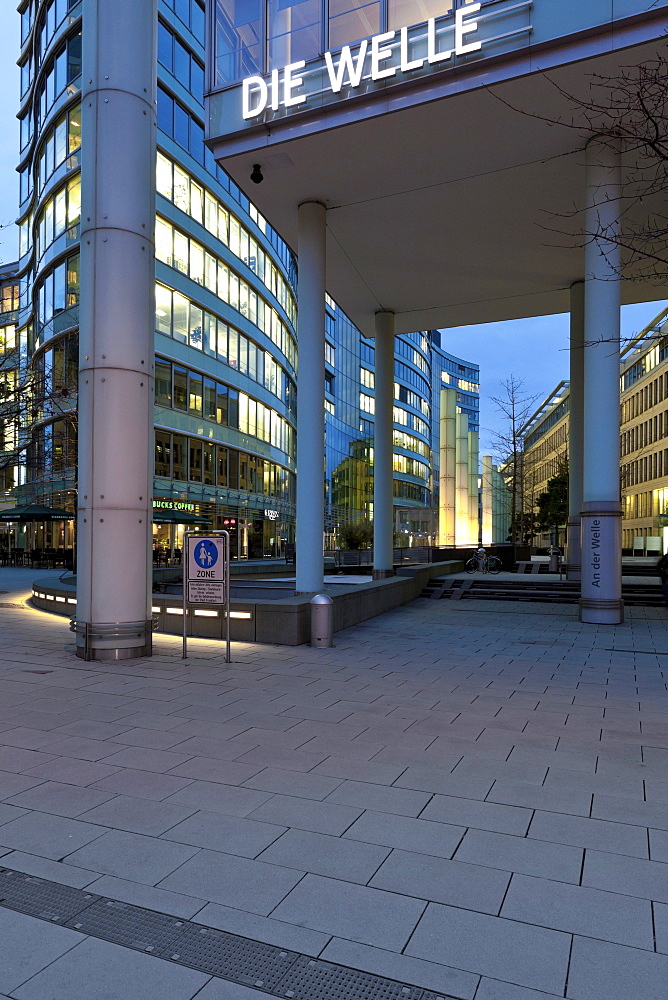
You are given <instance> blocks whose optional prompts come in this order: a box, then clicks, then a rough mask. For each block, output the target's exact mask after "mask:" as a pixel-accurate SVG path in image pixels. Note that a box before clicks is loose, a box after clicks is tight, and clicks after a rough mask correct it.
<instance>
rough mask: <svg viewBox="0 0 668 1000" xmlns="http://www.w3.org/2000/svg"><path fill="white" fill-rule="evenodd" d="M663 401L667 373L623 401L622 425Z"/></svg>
mask: <svg viewBox="0 0 668 1000" xmlns="http://www.w3.org/2000/svg"><path fill="white" fill-rule="evenodd" d="M655 350H658V348H655ZM666 358H668V340H666ZM662 360H665V358H663V359H662ZM639 363H640V362H639ZM657 363H658V362H657ZM627 374H628V372H627ZM664 399H668V371H667V372H665V373H664V374H662V375H659V376H658V377H657V378H655V379H652V381H651V382H648V383H647V385H645V386H643V388H642V389H638V391H637V392H634V393H633V395H632V396H631V397H630V398H629V399H625V400H624V402H623V403H622V423H623V424H625V423H627V422H628V421H629V420H633V418H634V417H637V416H639V415H640V414H641V413H644V412H645V410H650V409H651V408H652V407H653V406H656V405H657V403H661V402H663V400H664Z"/></svg>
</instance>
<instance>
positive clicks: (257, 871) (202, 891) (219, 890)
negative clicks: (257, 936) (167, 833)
mask: <svg viewBox="0 0 668 1000" xmlns="http://www.w3.org/2000/svg"><path fill="white" fill-rule="evenodd" d="M170 846H176V845H170ZM301 878H302V873H301V872H296V871H293V870H291V869H289V868H279V867H277V866H276V865H268V864H265V863H264V862H262V861H250V860H248V859H247V858H238V857H235V856H233V855H231V854H221V853H219V852H218V851H206V850H203V851H199V852H198V853H197V854H196V855H195V857H193V858H191V859H190V861H186V863H185V864H182V865H181V867H180V868H178V869H177V870H176V871H175V872H174V873H173V874H172V875H168V876H167V877H166V878H164V879H163V880H162V881H161V882H160V884H159V886H158V888H160V889H170V890H172V891H173V892H182V893H185V894H192V895H195V896H197V897H198V898H200V899H206V900H208V901H209V902H212V903H222V904H223V905H225V906H231V907H234V908H236V909H240V910H250V911H251V913H259V914H261V915H262V916H267V915H268V914H269V913H271V911H272V910H273V909H274V907H275V906H277V905H278V903H280V901H281V900H282V899H283V898H284V897H285V896H287V894H288V893H289V892H290V890H291V889H292V888H294V886H295V885H297V883H298V882H299V881H300V879H301Z"/></svg>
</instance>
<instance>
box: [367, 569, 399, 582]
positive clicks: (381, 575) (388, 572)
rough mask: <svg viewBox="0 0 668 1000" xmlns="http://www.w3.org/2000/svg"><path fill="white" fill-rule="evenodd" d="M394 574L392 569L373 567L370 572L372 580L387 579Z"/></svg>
mask: <svg viewBox="0 0 668 1000" xmlns="http://www.w3.org/2000/svg"><path fill="white" fill-rule="evenodd" d="M394 575H395V573H394V570H393V569H374V571H373V574H372V576H373V579H374V580H389V578H390V577H391V576H394Z"/></svg>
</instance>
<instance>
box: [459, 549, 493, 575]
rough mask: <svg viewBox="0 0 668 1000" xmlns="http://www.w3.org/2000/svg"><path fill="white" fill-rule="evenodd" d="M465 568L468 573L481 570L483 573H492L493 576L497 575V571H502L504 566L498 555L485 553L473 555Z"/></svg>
mask: <svg viewBox="0 0 668 1000" xmlns="http://www.w3.org/2000/svg"><path fill="white" fill-rule="evenodd" d="M465 568H466V572H467V573H475V572H476V571H478V570H479V571H480V572H481V573H491V574H492V576H496V574H497V573H500V572H501V568H502V567H501V560H500V559H499V558H498V556H488V555H487V553H484V554H483V555H478V554H476V555H474V556H472V557H471V558H470V559H469V560H468V562H467V563H466V567H465Z"/></svg>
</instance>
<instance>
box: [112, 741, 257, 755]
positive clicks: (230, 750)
mask: <svg viewBox="0 0 668 1000" xmlns="http://www.w3.org/2000/svg"><path fill="white" fill-rule="evenodd" d="M122 738H123V737H122V736H121V737H119V739H122ZM257 745H258V741H257V740H252V739H248V740H245V739H244V738H243V737H240V738H239V740H237V741H234V740H227V741H226V740H216V739H208V738H207V737H205V736H191V737H190V738H186V739H185V741H184V742H183V743H180V744H179V745H178V746H177V747H174V752H178V753H182V754H188V755H189V757H208V758H212V759H214V760H236V758H237V757H241V755H242V754H244V753H248V752H249V751H250V750H254V749H255V747H256V746H257Z"/></svg>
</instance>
